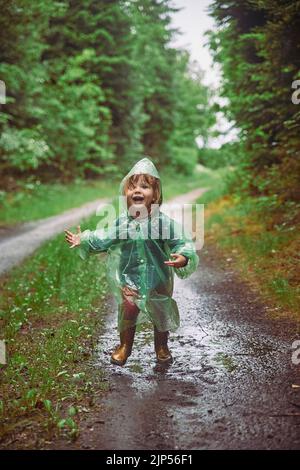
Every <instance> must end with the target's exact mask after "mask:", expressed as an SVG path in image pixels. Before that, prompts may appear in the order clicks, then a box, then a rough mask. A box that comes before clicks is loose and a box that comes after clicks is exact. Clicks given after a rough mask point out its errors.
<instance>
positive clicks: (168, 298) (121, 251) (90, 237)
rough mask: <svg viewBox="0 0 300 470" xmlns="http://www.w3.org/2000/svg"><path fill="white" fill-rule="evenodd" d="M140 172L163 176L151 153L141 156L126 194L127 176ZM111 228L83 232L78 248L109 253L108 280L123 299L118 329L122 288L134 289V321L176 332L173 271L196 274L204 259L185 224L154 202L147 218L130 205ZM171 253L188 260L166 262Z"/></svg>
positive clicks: (82, 253) (182, 275) (121, 325)
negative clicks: (184, 230) (179, 263)
mask: <svg viewBox="0 0 300 470" xmlns="http://www.w3.org/2000/svg"><path fill="white" fill-rule="evenodd" d="M135 174H148V175H151V176H154V177H155V178H157V179H158V180H159V184H160V189H161V195H162V188H161V181H160V177H159V174H158V172H157V169H156V167H155V165H154V164H153V163H152V161H151V160H150V159H148V158H143V159H142V160H140V161H138V162H137V163H136V164H135V165H134V167H133V168H132V169H131V170H130V172H129V173H128V174H127V175H126V176H125V178H123V180H122V182H121V185H120V190H119V195H120V196H123V195H124V192H123V191H124V184H125V181H126V180H127V179H128V178H129V177H130V176H131V175H135ZM123 200H124V211H123V212H122V213H121V214H120V216H119V217H117V218H116V219H115V220H114V222H113V224H112V226H111V227H109V228H108V229H105V230H103V229H100V230H99V229H98V230H95V231H91V230H85V231H84V232H82V233H81V243H80V245H79V247H78V253H79V255H80V256H81V258H82V259H86V258H87V256H88V255H89V254H92V253H101V252H107V253H108V256H107V259H106V270H107V280H108V283H109V286H110V288H111V291H112V293H113V294H114V296H115V299H116V301H117V304H118V330H119V331H122V330H123V329H124V328H126V327H127V326H126V325H127V323H126V321H125V318H124V308H123V297H122V288H124V287H125V286H127V287H129V288H131V289H133V290H134V291H136V292H137V293H138V294H137V295H136V296H134V297H133V299H134V303H135V305H136V306H137V307H138V309H139V314H138V316H137V318H136V320H135V325H136V326H139V325H140V324H142V323H145V322H149V321H150V322H152V323H153V324H154V325H155V326H156V327H157V329H158V330H159V331H168V330H170V331H175V330H176V329H177V328H178V327H179V324H180V319H179V312H178V307H177V303H176V302H175V300H174V299H172V294H173V283H174V271H175V273H176V274H177V276H178V277H179V278H181V279H185V278H187V277H188V276H189V275H190V274H192V273H193V272H194V271H195V270H196V268H197V266H198V263H199V258H198V255H197V253H196V250H195V245H194V242H193V240H192V238H191V237H187V236H186V235H183V233H182V228H181V226H180V225H179V224H178V223H177V222H175V221H174V220H173V219H171V218H170V217H168V216H167V215H166V214H164V213H163V212H161V210H160V204H161V202H162V197H161V200H160V201H159V205H156V207H155V206H154V208H153V209H152V210H151V213H150V214H149V216H148V217H144V218H142V219H137V218H134V217H132V216H131V215H130V213H129V211H128V209H127V207H125V198H123ZM170 253H178V254H182V255H184V256H185V257H186V258H187V260H188V262H187V264H186V265H185V266H184V267H181V268H174V267H171V266H168V265H166V264H164V261H167V260H169V259H170Z"/></svg>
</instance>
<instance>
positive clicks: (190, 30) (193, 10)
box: [171, 0, 236, 147]
mask: <svg viewBox="0 0 300 470" xmlns="http://www.w3.org/2000/svg"><path fill="white" fill-rule="evenodd" d="M211 3H212V0H172V2H171V4H172V5H173V6H174V7H177V8H182V9H181V11H179V12H177V13H174V14H173V26H175V27H176V28H178V29H180V31H181V32H182V34H181V35H179V34H177V37H176V40H174V41H173V42H172V46H174V47H177V48H184V49H187V50H188V51H189V52H190V56H191V60H195V61H197V62H198V63H199V65H200V67H201V68H202V69H203V71H204V72H205V76H204V80H203V82H204V83H205V85H208V86H211V87H212V88H214V89H215V90H216V93H217V90H218V88H219V86H220V80H221V74H220V71H219V66H218V65H213V61H212V57H211V54H210V51H209V49H208V46H205V43H206V42H207V37H206V36H204V33H205V31H207V30H209V29H215V28H216V26H215V23H214V20H213V18H211V17H210V16H209V15H208V12H207V9H208V6H209V5H210V4H211ZM218 101H219V102H220V103H222V100H220V99H218ZM217 121H218V126H217V128H218V129H219V130H220V131H222V132H225V131H226V130H227V129H228V128H229V127H230V124H229V123H228V121H227V120H225V119H224V117H223V115H222V114H219V113H218V115H217ZM235 136H236V130H232V131H231V132H230V133H229V134H228V135H227V136H224V137H223V136H222V137H220V138H218V139H213V140H211V141H210V143H209V145H210V146H212V147H219V146H220V145H221V144H222V143H224V142H227V141H229V140H232V139H233V138H234V137H235ZM197 142H198V145H199V146H201V143H202V142H201V138H199V139H197Z"/></svg>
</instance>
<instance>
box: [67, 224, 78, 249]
mask: <svg viewBox="0 0 300 470" xmlns="http://www.w3.org/2000/svg"><path fill="white" fill-rule="evenodd" d="M65 234H66V242H67V243H69V245H71V246H70V248H74V247H75V246H79V245H80V234H81V230H80V225H78V226H77V233H72V232H70V231H69V230H65Z"/></svg>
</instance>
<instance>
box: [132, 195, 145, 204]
mask: <svg viewBox="0 0 300 470" xmlns="http://www.w3.org/2000/svg"><path fill="white" fill-rule="evenodd" d="M132 200H133V201H134V202H137V203H141V202H143V201H144V198H143V196H133V197H132Z"/></svg>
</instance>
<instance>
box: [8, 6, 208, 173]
mask: <svg viewBox="0 0 300 470" xmlns="http://www.w3.org/2000/svg"><path fill="white" fill-rule="evenodd" d="M0 7H1V18H0V79H1V80H2V81H3V82H4V83H5V85H6V93H7V99H6V104H2V105H1V112H0V130H1V134H0V168H1V173H2V175H3V176H5V175H10V176H11V175H14V176H19V177H23V176H28V175H35V176H37V175H38V176H39V178H43V177H44V179H45V180H46V181H47V180H51V179H52V178H55V179H57V178H61V177H63V178H65V179H66V178H67V179H73V178H74V176H76V175H80V176H83V177H86V176H95V175H97V174H107V173H109V174H112V173H116V172H120V173H123V167H125V166H126V167H128V166H129V165H130V164H131V163H132V161H134V160H135V159H136V158H138V157H140V156H141V154H146V155H150V156H151V157H152V158H153V159H154V160H155V161H159V162H160V163H161V165H162V166H163V165H165V166H166V165H170V164H171V165H173V166H174V167H175V168H177V169H179V170H183V171H191V170H192V168H193V164H194V163H195V162H196V160H197V147H196V144H195V137H196V136H197V135H199V134H200V135H201V134H203V135H205V134H207V132H208V127H209V126H210V124H211V122H212V121H213V118H212V114H211V111H210V110H209V106H208V101H209V91H208V90H207V89H206V88H205V87H204V86H203V85H202V83H201V74H200V72H199V73H198V74H197V73H194V71H193V73H191V72H190V71H189V57H188V55H187V53H186V52H185V51H181V50H176V49H174V48H173V47H172V46H171V40H172V38H173V35H174V34H175V33H176V30H174V29H173V28H172V27H171V16H170V15H171V13H172V12H173V11H176V9H174V8H173V7H171V6H170V0H133V1H125V0H84V1H82V0H59V1H55V2H53V1H52V0H43V1H41V0H35V1H34V2H31V1H30V0H0ZM3 181H4V178H3Z"/></svg>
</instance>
